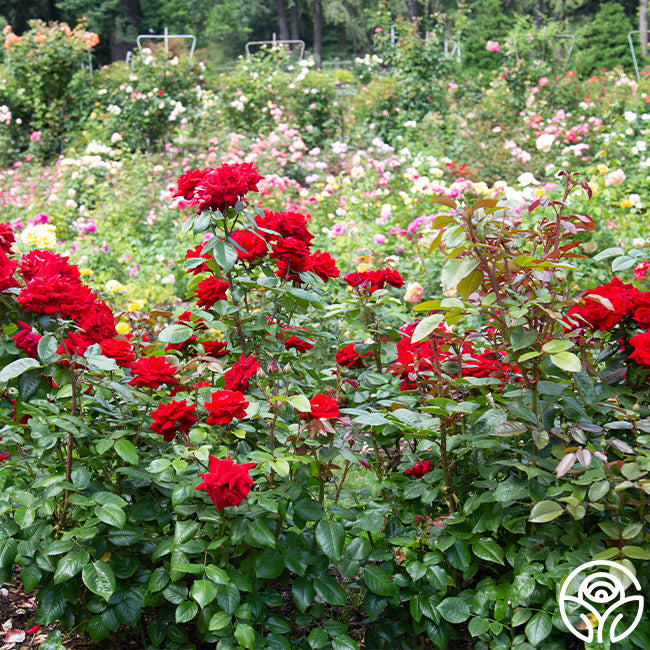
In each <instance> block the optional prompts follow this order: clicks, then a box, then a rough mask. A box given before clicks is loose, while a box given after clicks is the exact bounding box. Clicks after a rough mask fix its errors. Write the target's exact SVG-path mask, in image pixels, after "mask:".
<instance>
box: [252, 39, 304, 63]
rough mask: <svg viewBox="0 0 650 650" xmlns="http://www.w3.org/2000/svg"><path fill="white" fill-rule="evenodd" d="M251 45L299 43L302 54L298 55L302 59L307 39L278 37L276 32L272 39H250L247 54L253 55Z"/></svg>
mask: <svg viewBox="0 0 650 650" xmlns="http://www.w3.org/2000/svg"><path fill="white" fill-rule="evenodd" d="M251 45H272V46H273V47H275V46H276V45H298V47H299V48H300V55H299V57H298V60H299V61H302V57H303V55H304V54H305V41H302V40H300V39H281V40H280V39H277V38H276V37H275V34H273V40H272V41H248V43H246V56H250V55H251V51H250V46H251Z"/></svg>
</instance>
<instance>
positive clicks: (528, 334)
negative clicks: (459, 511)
mask: <svg viewBox="0 0 650 650" xmlns="http://www.w3.org/2000/svg"><path fill="white" fill-rule="evenodd" d="M510 341H511V344H512V349H513V351H515V352H516V351H517V350H523V349H524V348H528V347H530V346H531V345H532V344H533V343H535V341H537V332H534V331H526V330H525V329H524V328H523V327H517V328H516V329H514V330H513V331H512V334H511V335H510ZM472 620H474V619H472Z"/></svg>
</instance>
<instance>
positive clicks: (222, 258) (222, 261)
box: [212, 241, 237, 273]
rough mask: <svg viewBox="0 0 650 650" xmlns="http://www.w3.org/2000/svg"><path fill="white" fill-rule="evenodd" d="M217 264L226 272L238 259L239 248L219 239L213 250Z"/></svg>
mask: <svg viewBox="0 0 650 650" xmlns="http://www.w3.org/2000/svg"><path fill="white" fill-rule="evenodd" d="M212 254H213V255H214V259H215V260H216V261H217V264H218V265H219V266H220V267H221V268H222V269H223V271H224V272H225V273H227V272H228V271H230V269H231V268H232V267H233V266H234V265H235V262H236V261H237V249H236V248H235V247H234V246H233V245H232V244H230V243H228V242H225V241H219V242H217V243H216V244H215V247H214V250H213V252H212Z"/></svg>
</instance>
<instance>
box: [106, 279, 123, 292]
mask: <svg viewBox="0 0 650 650" xmlns="http://www.w3.org/2000/svg"><path fill="white" fill-rule="evenodd" d="M106 291H108V292H110V293H125V292H126V287H125V286H124V285H123V284H122V283H121V282H119V281H118V280H109V281H108V282H107V283H106Z"/></svg>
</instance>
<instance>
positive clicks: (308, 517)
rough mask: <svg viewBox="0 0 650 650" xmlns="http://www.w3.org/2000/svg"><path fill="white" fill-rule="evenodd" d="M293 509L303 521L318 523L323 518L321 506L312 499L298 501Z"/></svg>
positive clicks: (323, 513)
mask: <svg viewBox="0 0 650 650" xmlns="http://www.w3.org/2000/svg"><path fill="white" fill-rule="evenodd" d="M293 509H294V510H295V511H296V512H297V513H298V515H300V516H301V517H302V518H303V519H304V520H305V521H320V520H321V519H322V518H323V517H324V516H325V510H324V509H323V506H322V505H321V504H320V503H318V501H315V500H314V499H309V498H307V499H300V501H297V502H296V503H295V504H294V506H293Z"/></svg>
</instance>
